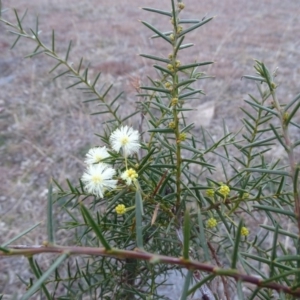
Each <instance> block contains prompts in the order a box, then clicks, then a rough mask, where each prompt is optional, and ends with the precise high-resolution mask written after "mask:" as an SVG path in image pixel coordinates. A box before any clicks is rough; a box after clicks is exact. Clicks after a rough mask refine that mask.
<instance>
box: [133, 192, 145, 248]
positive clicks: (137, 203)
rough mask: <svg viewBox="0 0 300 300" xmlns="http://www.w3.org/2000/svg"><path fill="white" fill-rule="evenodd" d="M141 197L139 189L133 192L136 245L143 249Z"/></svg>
mask: <svg viewBox="0 0 300 300" xmlns="http://www.w3.org/2000/svg"><path fill="white" fill-rule="evenodd" d="M142 220H143V199H142V195H141V192H140V191H139V189H138V190H137V191H136V193H135V222H136V245H137V247H138V248H139V249H143V248H144V245H143V224H142Z"/></svg>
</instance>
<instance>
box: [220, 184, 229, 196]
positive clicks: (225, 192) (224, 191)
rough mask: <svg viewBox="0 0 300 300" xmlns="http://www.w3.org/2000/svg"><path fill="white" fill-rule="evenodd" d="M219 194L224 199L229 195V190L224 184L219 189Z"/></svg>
mask: <svg viewBox="0 0 300 300" xmlns="http://www.w3.org/2000/svg"><path fill="white" fill-rule="evenodd" d="M219 193H220V194H222V195H223V196H224V197H226V196H228V195H229V193H230V188H229V186H228V185H226V184H222V185H221V186H220V187H219Z"/></svg>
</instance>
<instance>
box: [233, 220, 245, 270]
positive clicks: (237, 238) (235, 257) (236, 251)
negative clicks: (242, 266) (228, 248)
mask: <svg viewBox="0 0 300 300" xmlns="http://www.w3.org/2000/svg"><path fill="white" fill-rule="evenodd" d="M242 227H243V220H240V223H239V226H238V228H237V231H236V235H235V242H234V247H233V250H232V259H231V269H236V268H237V263H238V256H239V245H240V240H241V230H242Z"/></svg>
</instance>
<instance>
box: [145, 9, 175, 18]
mask: <svg viewBox="0 0 300 300" xmlns="http://www.w3.org/2000/svg"><path fill="white" fill-rule="evenodd" d="M142 9H144V10H147V11H151V12H154V13H158V14H161V15H165V16H168V17H170V18H171V17H172V14H171V13H170V12H168V11H164V10H159V9H155V8H150V7H143V8H142Z"/></svg>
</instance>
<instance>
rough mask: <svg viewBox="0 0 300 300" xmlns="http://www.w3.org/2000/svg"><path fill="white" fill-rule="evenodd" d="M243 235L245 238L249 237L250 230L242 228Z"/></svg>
mask: <svg viewBox="0 0 300 300" xmlns="http://www.w3.org/2000/svg"><path fill="white" fill-rule="evenodd" d="M241 235H243V236H247V235H249V229H248V228H247V227H242V228H241Z"/></svg>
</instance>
